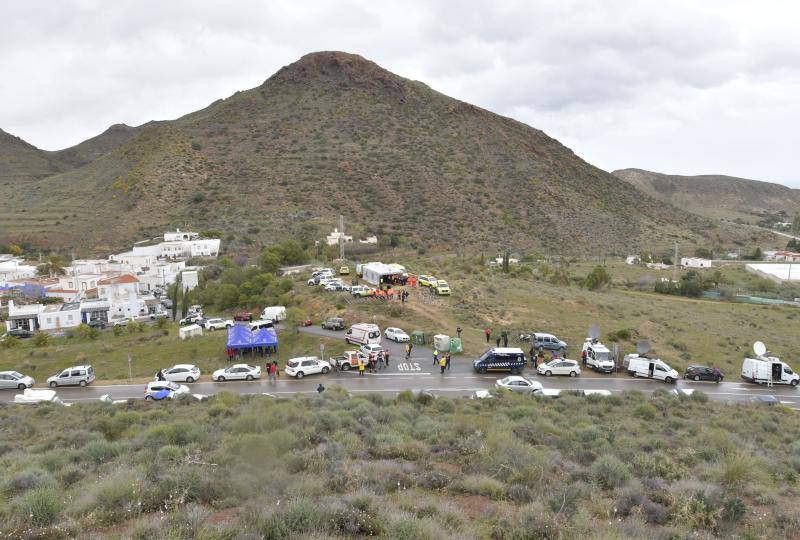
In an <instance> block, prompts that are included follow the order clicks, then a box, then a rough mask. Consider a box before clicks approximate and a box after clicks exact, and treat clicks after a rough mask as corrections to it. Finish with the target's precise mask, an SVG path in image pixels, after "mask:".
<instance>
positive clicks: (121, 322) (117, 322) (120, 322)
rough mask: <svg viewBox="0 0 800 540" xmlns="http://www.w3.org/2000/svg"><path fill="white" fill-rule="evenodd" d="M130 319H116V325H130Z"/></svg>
mask: <svg viewBox="0 0 800 540" xmlns="http://www.w3.org/2000/svg"><path fill="white" fill-rule="evenodd" d="M129 322H130V320H128V319H117V320H116V321H114V326H128V323H129Z"/></svg>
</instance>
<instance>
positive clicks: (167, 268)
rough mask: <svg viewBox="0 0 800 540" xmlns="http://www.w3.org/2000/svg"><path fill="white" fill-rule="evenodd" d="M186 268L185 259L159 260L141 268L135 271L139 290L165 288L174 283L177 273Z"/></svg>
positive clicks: (145, 291)
mask: <svg viewBox="0 0 800 540" xmlns="http://www.w3.org/2000/svg"><path fill="white" fill-rule="evenodd" d="M184 268H186V261H170V262H159V263H158V264H156V265H154V266H150V267H148V268H146V269H144V268H142V269H139V271H138V272H136V278H137V279H138V280H139V292H140V293H149V292H152V291H153V290H154V289H156V288H158V289H166V288H167V286H168V285H171V284H173V283H175V281H176V280H177V279H178V274H179V273H181V271H182V270H183V269H184Z"/></svg>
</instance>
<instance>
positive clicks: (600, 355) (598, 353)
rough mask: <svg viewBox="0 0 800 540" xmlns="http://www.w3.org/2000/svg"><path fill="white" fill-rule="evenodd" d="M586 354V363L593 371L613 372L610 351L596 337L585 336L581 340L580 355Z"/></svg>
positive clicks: (613, 366)
mask: <svg viewBox="0 0 800 540" xmlns="http://www.w3.org/2000/svg"><path fill="white" fill-rule="evenodd" d="M584 354H585V355H586V365H587V366H588V367H590V368H592V369H593V370H595V371H601V372H603V373H614V368H615V367H616V366H615V365H614V361H613V360H612V359H611V351H609V350H608V347H606V346H605V345H603V344H602V343H600V342H599V341H597V340H596V339H591V338H587V339H586V341H584V342H583V348H582V349H581V357H583V355H584Z"/></svg>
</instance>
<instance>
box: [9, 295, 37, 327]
mask: <svg viewBox="0 0 800 540" xmlns="http://www.w3.org/2000/svg"><path fill="white" fill-rule="evenodd" d="M43 309H44V306H43V305H42V304H28V305H26V306H17V305H16V304H14V301H13V300H9V301H8V320H7V321H6V331H7V332H10V331H11V330H16V329H18V328H21V329H23V330H29V331H31V332H35V331H36V330H38V329H39V313H41V312H42V310H43Z"/></svg>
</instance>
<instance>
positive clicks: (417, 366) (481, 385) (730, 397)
mask: <svg viewBox="0 0 800 540" xmlns="http://www.w3.org/2000/svg"><path fill="white" fill-rule="evenodd" d="M300 331H302V332H305V333H309V334H313V335H319V336H325V337H332V338H338V339H343V338H344V333H343V332H332V331H328V330H322V329H320V328H318V327H308V328H302V329H300ZM384 347H386V348H387V350H389V352H390V366H389V367H388V368H386V369H383V370H380V371H378V373H367V374H366V375H364V376H363V377H361V376H359V375H358V373H356V372H352V371H350V372H331V373H329V374H328V375H314V376H309V377H306V378H305V379H302V380H296V379H291V378H287V377H286V376H285V375H284V376H283V377H282V378H281V379H279V380H278V381H277V382H275V383H271V382H269V381H268V380H266V379H262V380H259V381H252V382H244V381H242V382H238V381H237V382H234V381H228V382H224V383H216V382H211V381H208V380H205V381H202V382H197V383H194V384H192V385H189V386H190V387H191V389H192V392H193V393H197V394H214V393H216V392H219V391H222V390H228V391H232V392H237V393H241V394H261V393H269V394H272V395H275V396H286V395H290V394H297V393H312V394H313V393H315V392H316V388H317V385H318V384H319V383H322V384H323V385H325V386H330V385H333V384H339V385H341V386H343V387H344V388H345V389H347V390H348V391H349V392H351V393H353V394H358V393H368V392H378V393H386V394H397V393H398V392H401V391H403V390H430V391H432V392H433V393H434V394H437V395H448V396H451V397H458V396H463V395H469V394H471V393H472V392H474V391H476V390H482V389H490V388H493V387H494V383H495V381H496V380H497V379H498V378H501V377H504V376H505V375H506V374H504V373H500V374H497V373H496V374H486V375H480V374H478V373H475V372H474V371H473V369H472V364H471V358H469V357H454V358H453V361H452V364H451V369H450V370H449V371H447V372H445V373H444V374H443V375H442V374H440V373H439V371H440V370H439V367H438V366H434V365H433V355H432V351H431V350H430V349H428V348H426V347H420V346H416V347H414V350H413V353H412V358H411V359H410V360H409V361H408V362H406V361H405V359H404V356H405V354H404V352H403V347H404V346H403V345H401V344H396V343H392V342H388V343H386V340H384ZM525 375H526V376H528V377H531V378H535V379H537V380H539V381H540V382H541V383H542V384H543V385H544V387H545V388H548V389H550V388H552V389H581V390H609V391H611V392H622V391H625V390H641V391H643V392H652V391H654V390H657V389H667V390H671V389H672V388H674V387H675V386H677V387H680V388H688V389H697V390H702V391H703V392H704V393H706V394H708V396H709V397H710V398H711V399H713V400H717V401H725V402H746V401H749V400H750V399H751V398H752V397H753V396H755V395H758V394H770V395H773V396H775V397H776V398H778V399H779V400H780V401H781V402H782V403H784V404H786V405H788V406H790V407H793V408H795V409H798V410H800V390H798V389H796V388H793V387H790V386H776V387H774V388H767V387H765V386H759V385H753V384H749V383H745V382H738V381H733V382H724V383H720V384H716V383H712V382H694V381H678V383H677V384H676V385H668V384H665V383H663V382H660V381H652V380H648V379H636V378H632V377H628V376H627V375H626V374H619V375H617V376H612V375H602V374H597V373H594V372H592V371H588V370H587V371H585V372H584V374H583V375H581V376H580V377H578V378H574V379H573V378H570V377H549V378H548V377H543V376H538V375H536V374H535V372H534V371H533V370H532V369H531V368H528V369H526V373H525ZM734 375H735V374H730V376H731V377H733V376H734ZM206 377H207V376H206ZM57 391H58V395H59V396H61V398H62V399H63V400H64V401H66V402H74V401H88V400H95V399H98V398H99V397H100V396H102V395H104V394H109V395H110V396H111V398H113V399H129V398H142V397H144V385H142V384H118V385H91V386H88V387H86V388H74V387H73V388H59V389H57ZM16 393H18V392H17V391H15V390H9V391H2V392H0V401H10V400H13V399H14V395H15V394H16Z"/></svg>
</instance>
